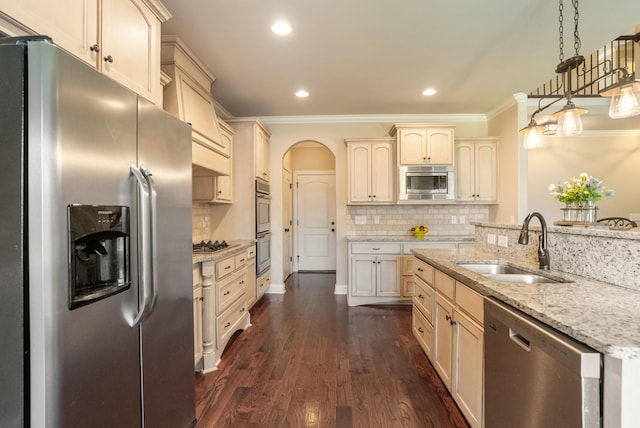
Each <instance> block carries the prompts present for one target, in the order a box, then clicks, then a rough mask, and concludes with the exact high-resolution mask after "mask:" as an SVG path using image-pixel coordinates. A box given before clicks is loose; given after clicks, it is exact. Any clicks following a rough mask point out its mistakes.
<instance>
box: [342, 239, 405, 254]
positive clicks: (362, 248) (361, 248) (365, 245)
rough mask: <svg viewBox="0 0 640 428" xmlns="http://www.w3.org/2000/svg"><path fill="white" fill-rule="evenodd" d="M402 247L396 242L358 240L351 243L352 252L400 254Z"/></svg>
mask: <svg viewBox="0 0 640 428" xmlns="http://www.w3.org/2000/svg"><path fill="white" fill-rule="evenodd" d="M401 247H402V244H400V243H394V242H378V243H371V242H356V243H354V244H351V254H400V253H401Z"/></svg>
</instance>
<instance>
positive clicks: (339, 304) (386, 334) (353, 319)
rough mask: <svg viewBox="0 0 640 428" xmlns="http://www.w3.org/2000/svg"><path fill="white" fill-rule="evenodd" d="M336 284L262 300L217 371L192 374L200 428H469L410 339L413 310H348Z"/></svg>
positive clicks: (298, 283) (295, 283)
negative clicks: (249, 322)
mask: <svg viewBox="0 0 640 428" xmlns="http://www.w3.org/2000/svg"><path fill="white" fill-rule="evenodd" d="M334 284H335V275H334V274H327V273H302V274H294V275H292V276H291V277H290V278H289V279H288V280H287V283H286V293H285V294H284V295H265V296H264V297H263V298H262V299H261V300H260V301H259V302H258V303H257V304H256V305H255V306H254V307H253V309H252V310H251V323H252V324H253V325H252V326H251V327H250V328H249V329H247V330H246V331H244V332H242V333H236V336H235V337H234V340H232V342H231V343H230V345H229V346H228V347H227V349H226V351H225V352H224V354H223V355H222V360H221V362H220V364H219V366H218V370H217V371H215V372H212V373H209V374H207V375H202V374H197V375H196V400H197V408H196V415H197V418H198V424H197V428H204V427H216V428H217V427H267V428H270V427H291V428H298V427H323V428H324V427H338V428H341V427H364V428H370V427H435V428H445V427H467V426H468V425H467V423H466V421H465V419H464V417H463V416H462V414H461V413H460V410H459V409H458V407H457V406H456V404H455V403H454V401H453V399H452V398H451V396H450V395H449V393H448V392H447V390H446V388H445V386H444V385H443V384H442V382H441V381H440V379H439V378H438V375H437V374H436V373H435V371H434V369H433V367H432V366H431V364H430V362H429V360H428V359H427V357H426V356H425V355H424V353H423V352H422V349H421V348H420V346H419V345H418V342H417V341H416V339H415V338H414V336H413V335H412V332H411V306H409V305H400V306H360V307H349V306H347V303H346V296H335V295H334V294H333V287H334Z"/></svg>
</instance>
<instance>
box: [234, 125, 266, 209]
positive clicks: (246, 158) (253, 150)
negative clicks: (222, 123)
mask: <svg viewBox="0 0 640 428" xmlns="http://www.w3.org/2000/svg"><path fill="white" fill-rule="evenodd" d="M227 122H228V123H229V125H231V126H232V127H233V129H235V135H234V144H235V147H236V148H237V150H236V151H235V156H237V157H236V163H235V165H239V164H240V165H239V166H241V168H237V169H242V170H243V172H244V171H245V170H247V169H248V168H247V166H249V168H250V169H251V175H252V181H253V180H254V179H256V178H259V179H261V180H264V181H269V180H270V179H271V172H270V168H269V156H270V138H271V133H270V132H269V130H268V129H267V127H266V126H265V125H264V124H263V123H262V122H261V121H260V120H257V119H229V120H227ZM242 176H243V177H245V176H248V174H246V173H243V174H242ZM253 198H254V194H253V192H252V197H251V199H252V201H253V202H254V203H255V201H254V200H253Z"/></svg>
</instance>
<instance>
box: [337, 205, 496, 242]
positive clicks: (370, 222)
mask: <svg viewBox="0 0 640 428" xmlns="http://www.w3.org/2000/svg"><path fill="white" fill-rule="evenodd" d="M356 216H359V217H362V216H364V217H366V224H356ZM488 219H489V207H488V205H453V204H452V205H445V204H442V205H438V204H434V205H377V206H364V205H363V206H360V205H358V206H356V205H350V206H348V207H347V218H346V222H345V223H346V224H345V228H346V233H347V234H348V235H364V236H411V232H410V231H409V229H411V228H412V227H413V226H420V225H422V226H427V227H428V228H429V235H431V236H439V235H440V236H441V235H446V236H451V235H467V236H468V235H473V234H474V227H473V225H472V224H471V222H487V221H488ZM376 220H378V223H377V224H376Z"/></svg>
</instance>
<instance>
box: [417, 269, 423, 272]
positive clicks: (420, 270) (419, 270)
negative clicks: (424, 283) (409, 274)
mask: <svg viewBox="0 0 640 428" xmlns="http://www.w3.org/2000/svg"><path fill="white" fill-rule="evenodd" d="M416 270H417V271H418V272H424V271H423V270H422V268H418V269H416Z"/></svg>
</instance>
